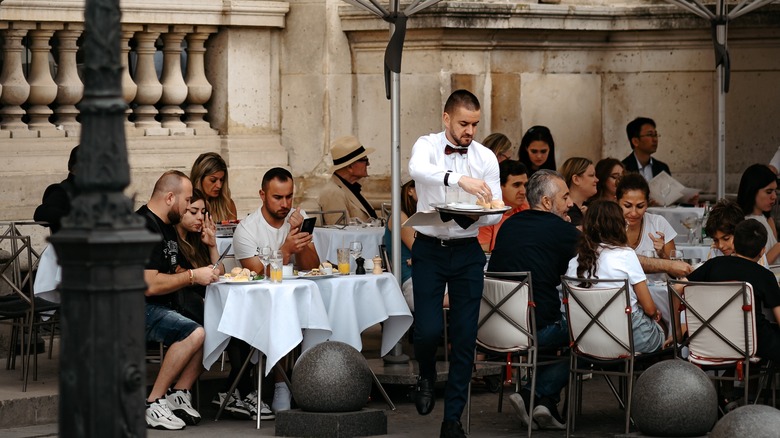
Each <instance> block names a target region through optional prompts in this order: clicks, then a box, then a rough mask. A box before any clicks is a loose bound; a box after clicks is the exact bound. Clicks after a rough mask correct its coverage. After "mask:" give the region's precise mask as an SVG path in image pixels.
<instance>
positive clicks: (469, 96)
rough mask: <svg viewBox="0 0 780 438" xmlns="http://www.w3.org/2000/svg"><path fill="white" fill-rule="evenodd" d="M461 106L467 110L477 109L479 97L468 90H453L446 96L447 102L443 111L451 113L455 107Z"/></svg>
mask: <svg viewBox="0 0 780 438" xmlns="http://www.w3.org/2000/svg"><path fill="white" fill-rule="evenodd" d="M458 107H463V108H466V109H467V110H469V111H479V99H477V96H475V95H474V94H473V93H472V92H471V91H468V90H462V89H461V90H455V91H453V92H452V94H450V97H448V98H447V102H446V103H445V104H444V112H445V113H447V114H452V113H453V112H454V111H455V108H458Z"/></svg>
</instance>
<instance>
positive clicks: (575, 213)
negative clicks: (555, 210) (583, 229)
mask: <svg viewBox="0 0 780 438" xmlns="http://www.w3.org/2000/svg"><path fill="white" fill-rule="evenodd" d="M567 214H568V215H569V219H571V224H572V225H574V226H575V227H576V226H578V225H582V220H583V219H584V218H585V215H584V214H582V210H581V209H580V207H578V206H577V204H572V206H571V208H570V209H569V211H568V212H567Z"/></svg>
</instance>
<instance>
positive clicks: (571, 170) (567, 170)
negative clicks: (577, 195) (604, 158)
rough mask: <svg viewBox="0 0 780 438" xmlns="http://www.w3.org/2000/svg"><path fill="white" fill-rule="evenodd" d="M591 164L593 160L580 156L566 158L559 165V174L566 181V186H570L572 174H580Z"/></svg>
mask: <svg viewBox="0 0 780 438" xmlns="http://www.w3.org/2000/svg"><path fill="white" fill-rule="evenodd" d="M591 164H593V161H590V160H589V159H587V158H582V157H572V158H569V159H568V160H566V161H565V162H564V163H563V166H561V175H562V176H563V180H564V181H566V187H571V182H572V179H574V175H582V174H583V173H585V171H586V170H588V166H590V165H591Z"/></svg>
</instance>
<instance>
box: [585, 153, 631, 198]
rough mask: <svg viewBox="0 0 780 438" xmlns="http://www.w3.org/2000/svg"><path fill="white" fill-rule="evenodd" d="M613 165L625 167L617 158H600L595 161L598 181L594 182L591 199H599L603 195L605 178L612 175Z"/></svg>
mask: <svg viewBox="0 0 780 438" xmlns="http://www.w3.org/2000/svg"><path fill="white" fill-rule="evenodd" d="M615 166H620V167H621V168H622V169H623V170H625V169H626V166H624V165H623V163H622V162H621V161H620V160H618V159H617V158H612V157H609V158H602V159H601V160H599V162H598V163H596V178H598V179H599V182H597V183H596V194H595V195H594V196H593V198H591V199H594V200H595V199H601V198H602V197H603V196H604V192H605V191H606V190H607V180H608V179H609V178H610V176H611V175H612V169H614V168H615ZM616 186H617V184H616Z"/></svg>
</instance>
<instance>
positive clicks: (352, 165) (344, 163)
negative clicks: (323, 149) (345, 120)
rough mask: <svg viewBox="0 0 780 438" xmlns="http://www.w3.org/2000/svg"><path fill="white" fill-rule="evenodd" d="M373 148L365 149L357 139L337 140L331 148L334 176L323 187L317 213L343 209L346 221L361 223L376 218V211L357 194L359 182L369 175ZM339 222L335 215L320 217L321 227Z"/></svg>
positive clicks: (341, 138)
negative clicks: (355, 220)
mask: <svg viewBox="0 0 780 438" xmlns="http://www.w3.org/2000/svg"><path fill="white" fill-rule="evenodd" d="M371 152H374V149H372V148H364V147H363V146H362V145H361V144H360V140H358V139H357V137H352V136H347V137H340V138H337V139H336V140H335V141H334V142H333V146H331V148H330V155H331V156H332V157H333V166H332V167H331V168H330V170H331V172H333V175H331V177H330V181H328V183H327V184H325V187H323V188H322V191H321V192H320V197H319V201H318V202H319V205H320V210H323V211H330V210H344V211H346V212H347V220H349V219H351V218H357V219H360V220H361V221H364V222H365V221H368V220H369V219H372V218H374V219H376V217H377V216H376V211H375V210H374V207H372V206H371V204H369V203H368V201H367V200H366V198H364V197H363V195H362V194H361V193H360V189H361V187H360V184H358V181H360V180H361V179H363V178H365V177H367V176H368V154H370V153H371ZM338 219H339V217H338V215H337V214H327V215H324V217H323V218H322V220H323V222H324V224H323V225H332V224H334V223H335V222H336V221H337V220H338Z"/></svg>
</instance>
